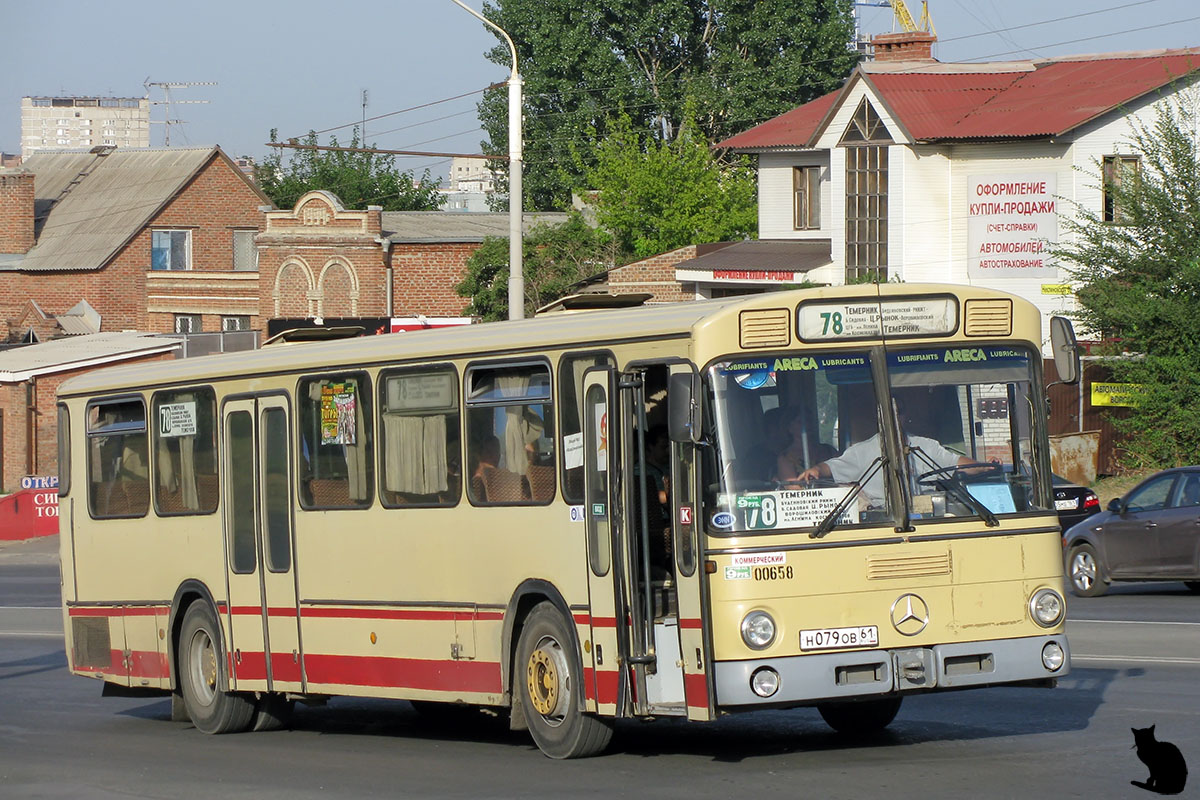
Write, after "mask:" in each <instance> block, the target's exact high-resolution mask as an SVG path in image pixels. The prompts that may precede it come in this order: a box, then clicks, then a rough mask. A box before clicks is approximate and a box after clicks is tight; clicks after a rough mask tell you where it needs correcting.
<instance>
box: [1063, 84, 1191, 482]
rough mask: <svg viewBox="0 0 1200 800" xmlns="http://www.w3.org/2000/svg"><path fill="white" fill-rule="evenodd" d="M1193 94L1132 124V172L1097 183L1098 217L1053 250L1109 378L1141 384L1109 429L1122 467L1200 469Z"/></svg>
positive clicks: (1079, 223)
mask: <svg viewBox="0 0 1200 800" xmlns="http://www.w3.org/2000/svg"><path fill="white" fill-rule="evenodd" d="M1198 122H1200V115H1198V114H1197V101H1196V98H1195V96H1188V95H1186V94H1181V95H1177V96H1176V97H1175V98H1174V99H1172V100H1170V101H1165V102H1163V103H1161V104H1160V105H1159V106H1158V107H1157V111H1156V113H1155V115H1154V117H1153V119H1152V120H1151V121H1148V122H1145V123H1135V124H1134V126H1133V132H1132V134H1131V137H1130V145H1131V146H1132V148H1133V150H1134V151H1135V152H1136V153H1138V154H1139V155H1140V163H1139V166H1138V167H1137V168H1136V169H1129V170H1123V171H1122V172H1120V173H1118V174H1117V175H1114V174H1112V173H1110V174H1108V175H1105V174H1104V171H1103V168H1102V165H1100V164H1097V167H1098V168H1099V174H1098V175H1095V176H1094V177H1096V178H1097V179H1098V180H1099V184H1098V185H1099V186H1100V187H1103V188H1104V189H1105V190H1106V191H1107V192H1108V193H1109V196H1110V197H1111V199H1112V204H1111V206H1110V209H1111V210H1110V212H1109V216H1110V218H1111V217H1115V219H1113V220H1112V221H1107V222H1106V221H1105V219H1104V217H1105V212H1104V210H1101V211H1095V210H1092V209H1087V208H1083V207H1082V206H1077V210H1078V218H1077V219H1072V218H1070V217H1064V222H1065V227H1066V229H1067V230H1068V231H1069V232H1070V233H1071V234H1073V241H1072V239H1071V238H1070V237H1068V239H1067V241H1068V242H1070V243H1069V244H1065V245H1062V246H1059V247H1057V248H1055V254H1056V255H1058V256H1059V257H1060V258H1061V259H1063V261H1064V262H1066V264H1067V265H1068V267H1069V268H1070V269H1071V273H1072V276H1073V277H1074V279H1075V280H1076V281H1077V282H1078V298H1079V303H1080V306H1081V309H1080V311H1079V312H1078V313H1077V318H1078V319H1079V321H1080V323H1081V328H1082V330H1083V333H1084V335H1089V336H1096V337H1099V338H1101V339H1102V340H1103V341H1104V342H1105V344H1106V350H1107V352H1110V353H1115V352H1126V353H1132V354H1136V355H1137V357H1134V358H1115V359H1113V360H1111V361H1108V362H1106V366H1108V367H1109V368H1110V369H1111V371H1112V379H1113V380H1114V381H1117V382H1122V383H1137V384H1141V385H1142V386H1143V387H1144V394H1143V395H1142V397H1141V400H1140V403H1139V405H1138V406H1137V407H1136V408H1132V409H1130V413H1129V415H1128V416H1127V417H1125V418H1124V419H1114V420H1113V424H1114V425H1115V426H1116V427H1117V429H1118V430H1119V431H1121V432H1122V433H1123V434H1124V435H1125V437H1126V439H1125V442H1124V448H1125V451H1126V452H1125V454H1124V456H1123V458H1124V461H1125V466H1127V467H1130V468H1148V467H1155V468H1156V467H1161V466H1166V465H1180V464H1194V463H1196V462H1197V461H1200V313H1198V311H1197V310H1198V309H1200V141H1198V140H1197V130H1198V128H1197V123H1198Z"/></svg>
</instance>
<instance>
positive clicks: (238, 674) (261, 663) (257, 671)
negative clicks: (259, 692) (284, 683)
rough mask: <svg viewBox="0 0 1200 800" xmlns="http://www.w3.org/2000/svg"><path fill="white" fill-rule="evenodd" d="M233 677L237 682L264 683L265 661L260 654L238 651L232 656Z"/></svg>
mask: <svg viewBox="0 0 1200 800" xmlns="http://www.w3.org/2000/svg"><path fill="white" fill-rule="evenodd" d="M233 662H234V663H233V675H234V679H235V680H239V681H265V680H266V679H267V659H266V657H265V656H264V655H263V654H262V653H252V652H250V651H248V650H239V651H237V652H235V653H234V656H233Z"/></svg>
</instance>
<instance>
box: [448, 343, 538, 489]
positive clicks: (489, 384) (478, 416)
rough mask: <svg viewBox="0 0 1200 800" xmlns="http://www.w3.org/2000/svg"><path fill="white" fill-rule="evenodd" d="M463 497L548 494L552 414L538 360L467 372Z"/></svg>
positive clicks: (480, 368)
mask: <svg viewBox="0 0 1200 800" xmlns="http://www.w3.org/2000/svg"><path fill="white" fill-rule="evenodd" d="M467 429H468V436H469V440H468V443H467V463H468V467H469V468H470V479H469V482H468V490H467V491H468V496H469V497H470V498H471V502H472V503H475V504H476V505H544V504H546V503H549V502H550V501H551V500H553V499H554V487H555V477H554V472H555V466H554V463H555V462H554V416H553V406H552V403H551V399H550V368H549V367H548V366H547V365H546V364H544V363H537V364H521V365H505V366H503V367H472V368H471V369H469V370H468V371H467Z"/></svg>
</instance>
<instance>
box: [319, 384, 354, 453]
mask: <svg viewBox="0 0 1200 800" xmlns="http://www.w3.org/2000/svg"><path fill="white" fill-rule="evenodd" d="M357 388H358V387H357V384H355V383H354V382H353V381H347V382H344V383H323V384H321V444H355V440H356V439H357V435H356V431H357V426H356V424H355V411H356V409H357V406H358V400H357V396H356V394H355V389H357Z"/></svg>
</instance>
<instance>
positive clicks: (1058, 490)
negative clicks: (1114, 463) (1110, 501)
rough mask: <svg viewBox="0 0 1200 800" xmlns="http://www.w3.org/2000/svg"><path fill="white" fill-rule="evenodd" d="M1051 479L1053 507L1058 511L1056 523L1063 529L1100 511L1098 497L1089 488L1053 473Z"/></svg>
mask: <svg viewBox="0 0 1200 800" xmlns="http://www.w3.org/2000/svg"><path fill="white" fill-rule="evenodd" d="M1052 480H1053V484H1054V508H1055V510H1056V511H1058V523H1059V524H1060V525H1062V529H1063V530H1064V531H1065V530H1066V529H1067V528H1070V527H1071V526H1072V525H1075V524H1077V523H1080V522H1083V521H1084V520H1085V519H1087V518H1088V517H1090V516H1092V515H1093V514H1099V513H1100V498H1099V497H1097V496H1096V493H1095V492H1093V491H1092V490H1091V489H1089V488H1088V487H1086V486H1080V485H1079V484H1077V483H1071V482H1070V481H1069V480H1067V479H1066V478H1064V477H1062V476H1061V475H1053V476H1052Z"/></svg>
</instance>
